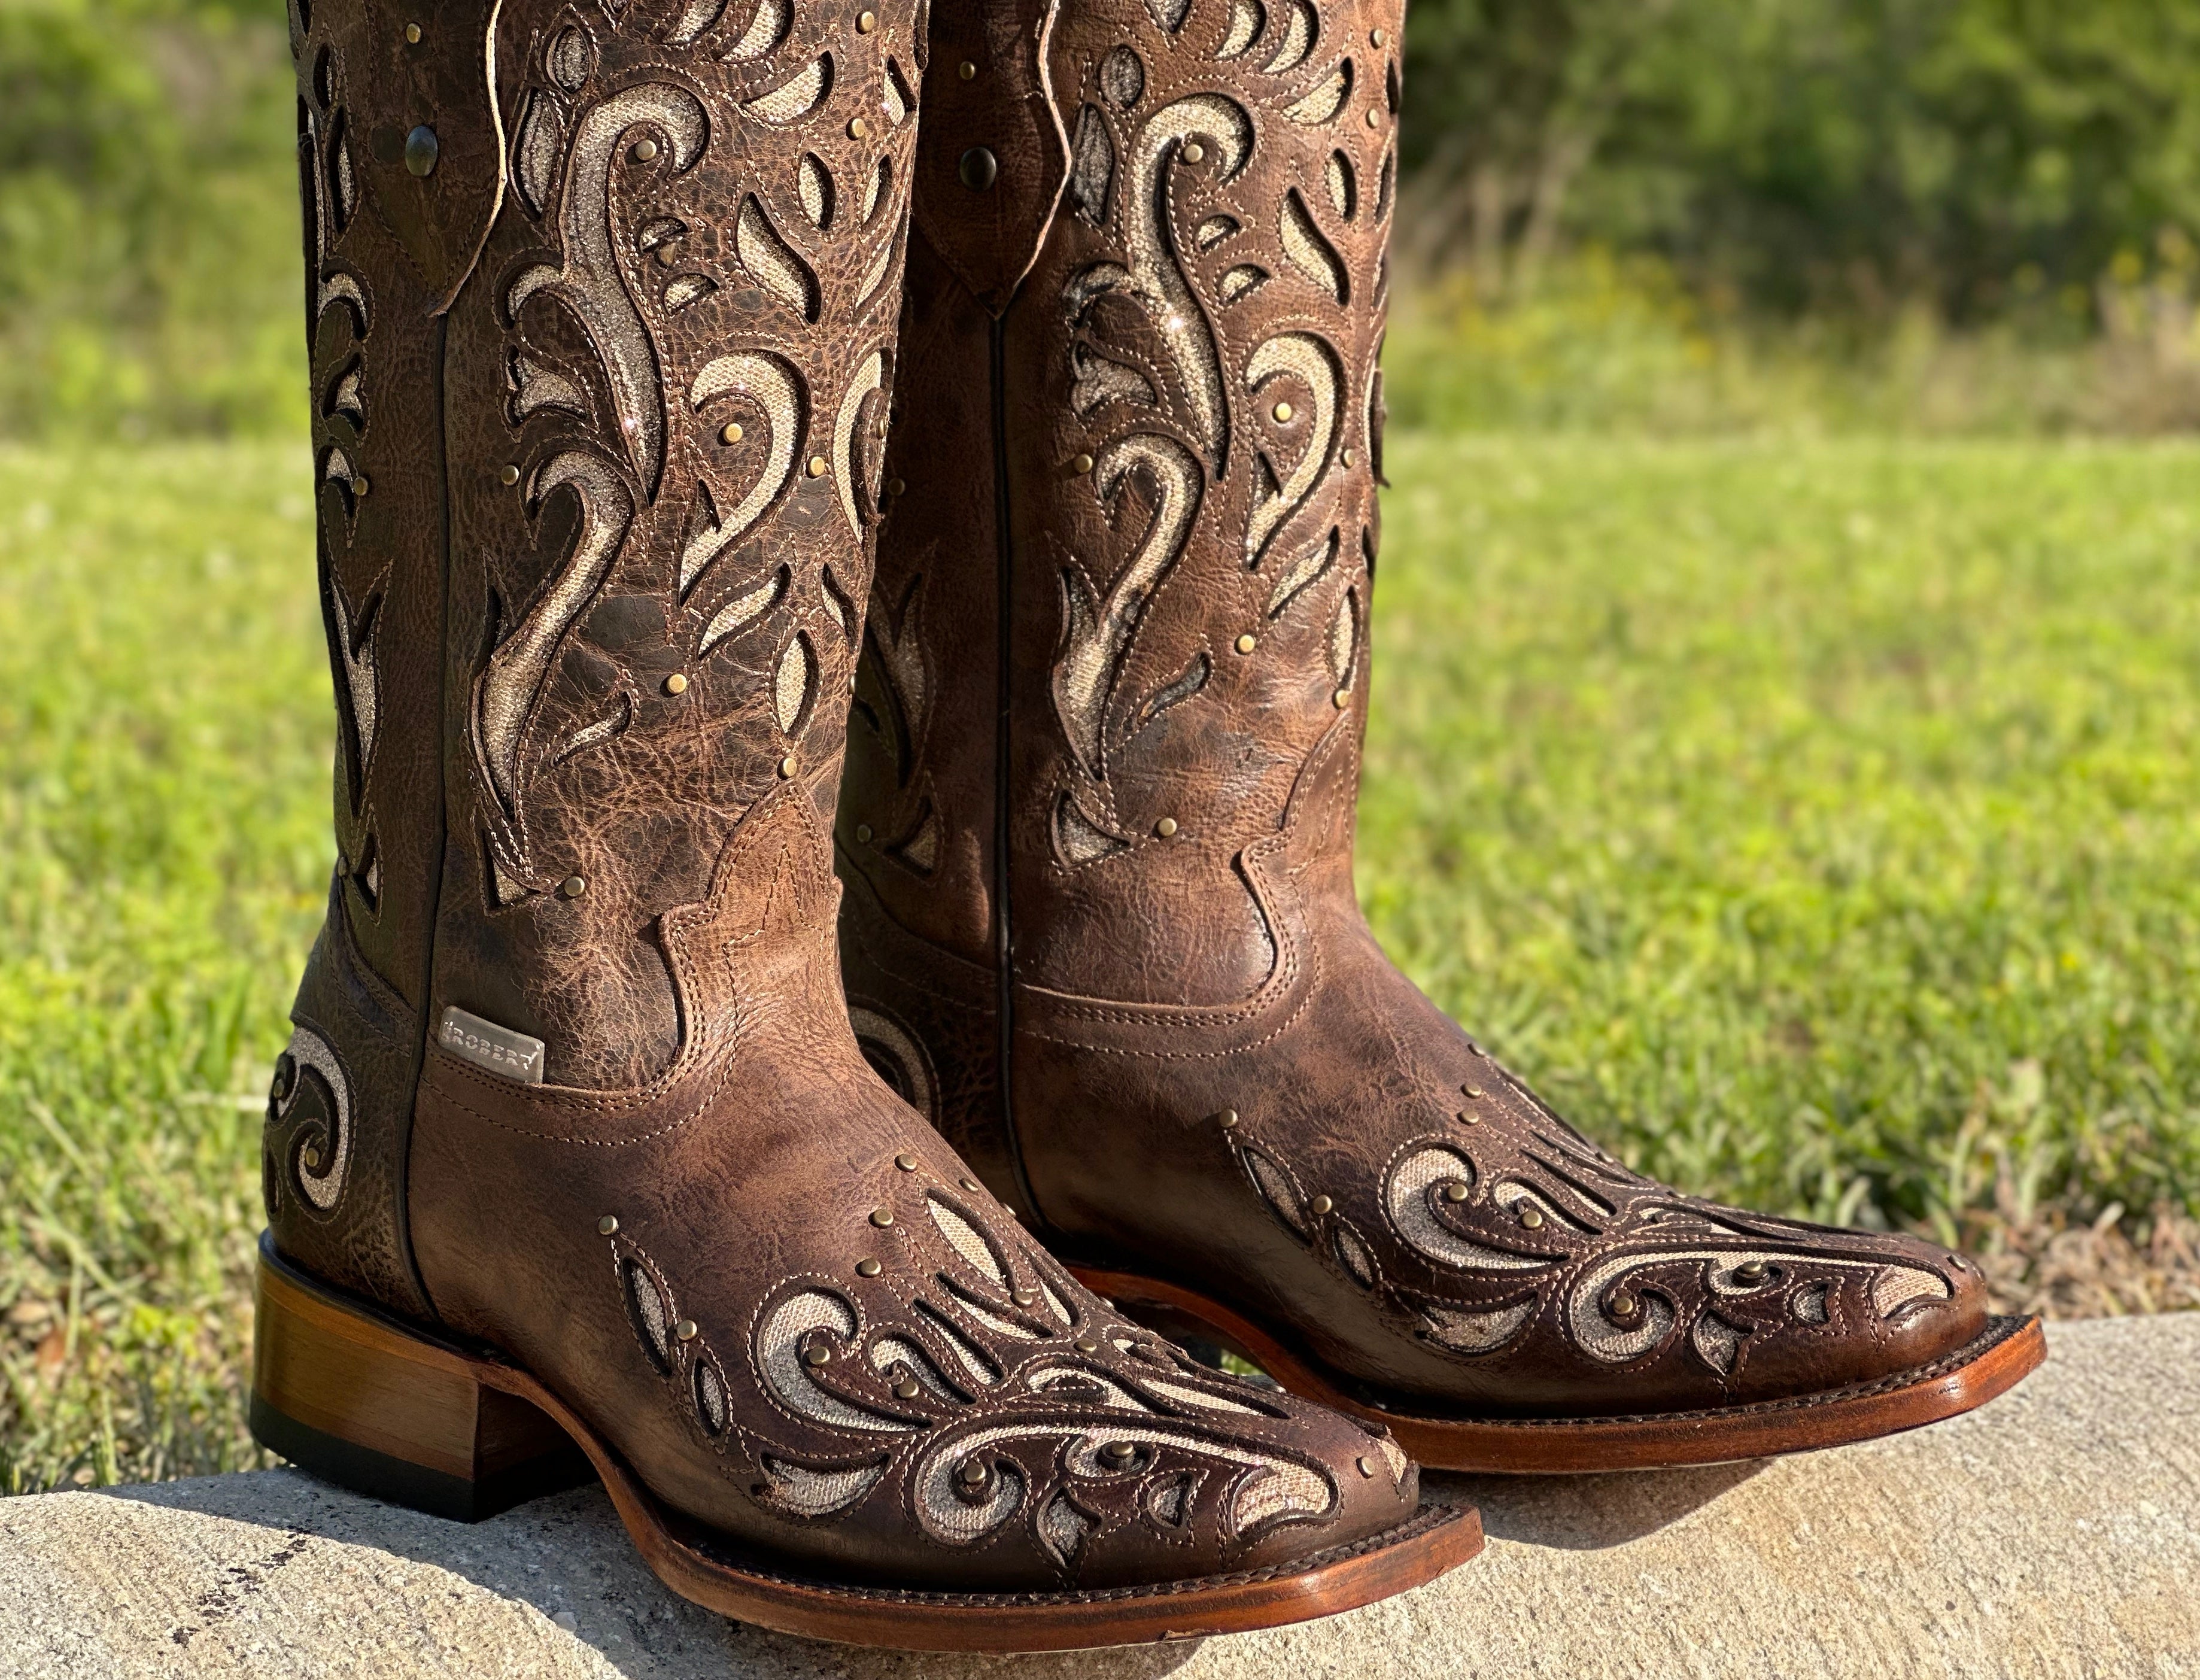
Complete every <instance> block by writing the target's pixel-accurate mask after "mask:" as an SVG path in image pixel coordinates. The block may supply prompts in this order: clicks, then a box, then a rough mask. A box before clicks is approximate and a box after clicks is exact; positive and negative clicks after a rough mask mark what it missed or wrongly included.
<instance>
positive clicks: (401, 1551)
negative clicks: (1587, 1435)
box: [0, 1314, 2200, 1680]
mask: <svg viewBox="0 0 2200 1680" xmlns="http://www.w3.org/2000/svg"><path fill="white" fill-rule="evenodd" d="M2050 1343H2051V1355H2050V1359H2049V1362H2048V1365H2047V1366H2046V1367H2045V1369H2044V1370H2042V1371H2041V1372H2039V1373H2038V1374H2037V1375H2035V1376H2034V1377H2033V1379H2031V1380H2029V1381H2028V1382H2027V1383H2026V1384H2023V1385H2022V1386H2021V1387H2020V1388H2018V1389H2017V1390H2016V1391H2015V1392H2014V1393H2012V1394H2010V1395H2008V1396H2004V1398H2003V1399H2001V1400H1999V1401H1997V1402H1994V1403H1993V1404H1992V1405H1991V1406H1988V1407H1987V1408H1985V1409H1984V1410H1983V1411H1981V1412H1979V1413H1976V1414H1973V1415H1972V1416H1970V1417H1969V1418H1964V1419H1959V1420H1956V1421H1955V1422H1952V1423H1948V1424H1943V1425H1939V1426H1938V1427H1936V1428H1934V1429H1929V1430H1926V1431H1921V1432H1919V1433H1916V1434H1913V1435H1907V1436H1901V1437H1896V1438H1894V1439H1893V1440H1888V1441H1883V1442H1877V1443H1869V1444H1866V1445H1864V1446H1859V1447H1850V1448H1846V1449H1840V1450H1839V1451H1834V1452H1828V1453H1820V1454H1816V1455H1811V1456H1807V1457H1803V1458H1791V1459H1782V1460H1770V1461H1767V1462H1762V1463H1756V1464H1739V1465H1730V1466H1723V1467H1721V1468H1717V1469H1713V1470H1704V1471H1694V1472H1647V1473H1643V1474H1636V1475H1625V1476H1603V1477H1595V1478H1559V1479H1552V1480H1545V1481H1530V1480H1524V1479H1512V1478H1432V1479H1434V1480H1435V1481H1436V1484H1437V1485H1439V1486H1441V1487H1442V1488H1443V1489H1446V1490H1451V1491H1453V1492H1455V1493H1456V1494H1457V1495H1459V1496H1463V1497H1468V1498H1472V1499H1474V1500H1476V1501H1478V1502H1479V1503H1480V1504H1481V1506H1482V1507H1483V1519H1484V1521H1485V1523H1486V1524H1487V1525H1488V1527H1489V1534H1490V1544H1489V1551H1488V1552H1487V1553H1486V1554H1484V1555H1483V1557H1481V1558H1479V1559H1477V1560H1475V1561H1474V1562H1472V1563H1470V1564H1468V1565H1466V1566H1464V1567H1463V1568H1461V1569H1459V1570H1457V1571H1455V1572H1453V1573H1452V1574H1451V1575H1450V1576H1449V1577H1448V1578H1445V1579H1443V1580H1442V1581H1439V1582H1437V1583H1434V1584H1433V1585H1431V1586H1429V1587H1426V1588H1425V1589H1422V1590H1421V1591H1419V1592H1417V1593H1413V1594H1410V1595H1407V1596H1405V1597H1403V1598H1398V1599H1394V1600H1392V1601H1390V1602H1389V1603H1387V1604H1382V1605H1377V1606H1373V1607H1370V1608H1368V1609H1366V1610H1362V1611H1359V1612H1355V1613H1353V1614H1351V1615H1348V1616H1341V1617H1337V1618H1334V1619H1331V1620H1329V1621H1326V1622H1319V1623H1314V1624H1309V1625H1307V1626H1303V1627H1299V1628H1293V1629H1287V1630H1281V1631H1278V1632H1275V1633H1267V1634H1250V1635H1244V1636H1238V1637H1235V1638H1228V1639H1212V1640H1208V1641H1207V1642H1204V1643H1202V1644H1197V1645H1190V1646H1172V1647H1168V1648H1142V1649H1138V1650H1133V1651H1118V1652H1105V1653H1091V1654H1085V1655H1081V1656H1073V1657H1044V1658H963V1659H955V1658H939V1657H922V1656H912V1655H908V1654H901V1653H892V1652H865V1651H857V1650H851V1649H849V1648H844V1647H837V1646H828V1645H814V1644H810V1643H807V1642H803V1641H800V1640H793V1639H786V1638H781V1637H780V1636H776V1635H773V1634H768V1633H764V1632H761V1631H759V1630H757V1629H754V1628H746V1627H742V1626H740V1625H739V1624H734V1623H729V1622H725V1621H723V1620H721V1619H718V1618H717V1617H715V1616H712V1615H710V1614H708V1613H705V1612H703V1611H701V1610H698V1609H696V1608H695V1607H693V1606H691V1605H688V1603H686V1602H685V1601H682V1600H680V1599H678V1598H676V1597H674V1596H673V1595H671V1594H670V1593H669V1592H667V1591H665V1590H664V1589H663V1588H662V1587H660V1586H658V1584H657V1583H656V1581H655V1580H654V1579H653V1578H652V1577H651V1576H650V1575H649V1574H648V1573H647V1572H646V1571H645V1570H644V1569H643V1568H642V1566H641V1563H640V1561H639V1560H637V1559H636V1557H635V1554H634V1553H633V1552H632V1550H631V1549H630V1548H629V1547H628V1545H627V1542H626V1540H625V1538H624V1536H623V1532H622V1531H621V1530H620V1528H619V1526H618V1524H617V1520H616V1519H615V1518H614V1517H613V1516H612V1514H611V1507H610V1506H609V1505H608V1503H607V1502H606V1501H605V1500H604V1498H603V1497H602V1496H601V1495H600V1493H598V1492H596V1491H594V1490H586V1491H581V1492H576V1493H571V1494H565V1495H560V1496H558V1497H555V1498H553V1499H547V1500H542V1501H538V1502H537V1503H535V1504H533V1505H530V1506H524V1507H521V1508H519V1509H518V1510H517V1511H514V1512H512V1513H508V1514H506V1516H504V1517H502V1518H500V1519H496V1520H494V1521H492V1522H489V1523H484V1524H482V1525H478V1526H475V1527H465V1526H461V1525H456V1524H452V1523H445V1522H440V1521H437V1520H436V1519H432V1518H427V1517H420V1516H415V1515H412V1514H411V1513H407V1512H404V1511H400V1510H396V1509H393V1508H391V1507H385V1506H382V1505H377V1504H376V1503H375V1502H373V1501H371V1500H366V1499H360V1498H357V1497H355V1496H352V1495H349V1494H345V1493H340V1492H338V1491H336V1490H334V1489H331V1488H328V1487H325V1486H322V1485H320V1484H317V1483H315V1482H313V1481H311V1480H309V1479H307V1478H305V1477H303V1476H301V1475H298V1474H296V1473H295V1472H290V1471H268V1472H262V1473H260V1474H255V1475H248V1476H233V1477H222V1478H210V1479H208V1480H204V1481H196V1482H177V1483H169V1484H164V1485H161V1486H154V1487H138V1488H125V1489H117V1490H110V1491H106V1492H100V1493H70V1494H57V1495H47V1496H41V1497H38V1498H32V1499H20V1500H15V1501H0V1672H4V1673H6V1674H9V1675H34V1676H38V1677H41V1680H45V1677H53V1680H83V1677H92V1676H100V1677H105V1676H133V1677H134V1676H150V1675H186V1676H198V1675H229V1674H239V1675H243V1674H249V1675H253V1676H256V1677H299V1680H322V1677H335V1676H361V1677H377V1680H379V1677H388V1676H407V1675H463V1676H468V1677H474V1676H504V1675H556V1676H592V1677H610V1676H625V1677H629V1680H690V1677H705V1676H710V1677H717V1676H740V1677H744V1680H746V1677H758V1680H763V1677H769V1680H781V1677H787V1680H793V1677H802V1680H823V1677H843V1680H886V1677H895V1680H918V1677H925V1680H933V1677H947V1676H958V1675H973V1676H986V1677H995V1676H998V1677H1003V1680H1006V1677H1009V1676H1014V1677H1016V1680H1023V1677H1027V1676H1028V1677H1034V1680H1036V1677H1042V1676H1043V1677H1050V1680H1051V1677H1085V1680H1119V1677H1120V1680H1129V1677H1148V1676H1160V1675H1164V1674H1179V1675H1182V1676H1184V1677H1185V1680H1203V1677H1213V1680H1225V1677H1228V1680H1241V1677H1254V1676H1267V1675H1286V1676H1289V1677H1290V1680H1314V1677H1321V1676H1336V1677H1349V1680H1387V1677H1407V1676H1411V1677H1417V1680H1419V1677H1426V1680H1437V1677H1442V1680H1453V1677H1487V1680H1511V1677H1528V1676H1532V1677H1544V1676H1549V1677H1565V1680H1576V1677H1602V1676H1636V1675H1641V1676H1654V1677H1665V1676H1687V1677H1727V1676H1766V1677H1780V1680H1811V1677H1822V1676H1823V1677H1840V1680H1868V1677H1879V1676H1899V1677H1911V1676H1916V1677H1930V1680H1944V1677H1945V1680H1957V1677H1972V1676H1979V1677H1996V1680H1998V1677H2004V1676H2008V1677H2024V1680H2032V1677H2043V1680H2045V1677H2063V1676H2074V1677H2075V1676H2085V1677H2102V1680H2109V1677H2116V1680H2121V1677H2127V1676H2131V1677H2145V1680H2164V1677H2180V1676H2196V1677H2200V1314H2182V1315H2175V1316H2170V1317H2164V1318H2158V1319H2123V1320H2098V1321H2093V1322H2087V1323H2076V1324H2063V1325H2057V1326H2051V1330H2050Z"/></svg>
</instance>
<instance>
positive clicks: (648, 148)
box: [634, 140, 657, 163]
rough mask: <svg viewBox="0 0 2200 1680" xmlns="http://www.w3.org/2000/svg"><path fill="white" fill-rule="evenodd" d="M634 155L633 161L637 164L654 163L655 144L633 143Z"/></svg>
mask: <svg viewBox="0 0 2200 1680" xmlns="http://www.w3.org/2000/svg"><path fill="white" fill-rule="evenodd" d="M634 155H635V161H636V162H639V163H654V162H656V161H657V142H656V141H654V140H637V141H635V145H634Z"/></svg>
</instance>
